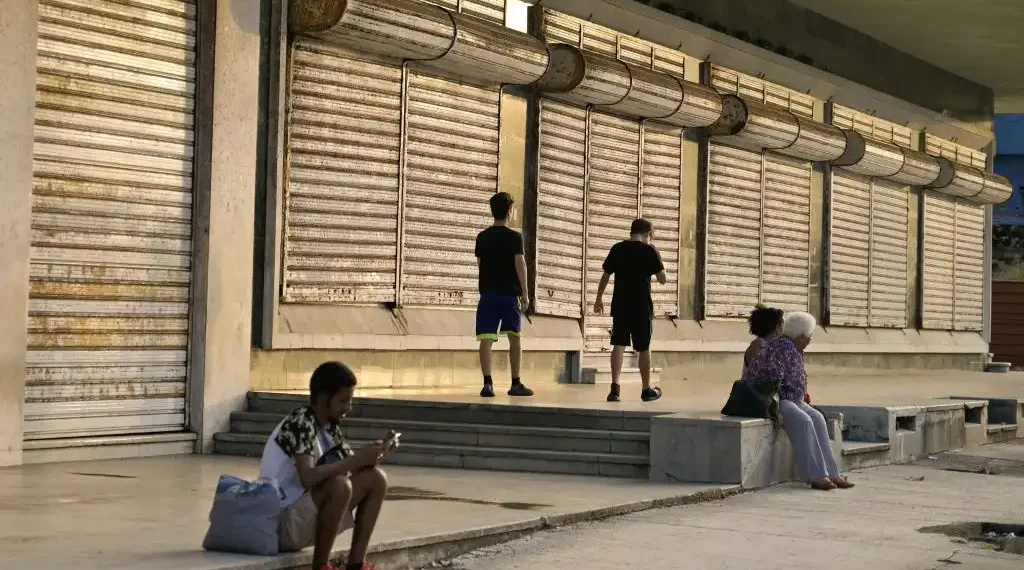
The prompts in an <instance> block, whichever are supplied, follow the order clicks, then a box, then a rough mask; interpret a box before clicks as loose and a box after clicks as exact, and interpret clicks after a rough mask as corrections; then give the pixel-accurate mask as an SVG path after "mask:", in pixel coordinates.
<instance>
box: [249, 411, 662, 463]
mask: <svg viewBox="0 0 1024 570" xmlns="http://www.w3.org/2000/svg"><path fill="white" fill-rule="evenodd" d="M283 417H284V416H283V414H276V413H263V412H235V413H233V414H231V431H232V433H236V434H254V435H260V436H262V437H266V436H268V435H270V432H272V431H273V430H274V427H276V426H277V424H278V423H279V422H280V421H281V419H282V418H283ZM344 427H345V435H346V437H348V438H350V439H352V440H365V441H372V440H375V439H381V438H383V437H384V436H385V434H387V432H388V431H389V430H391V429H394V430H396V431H399V432H401V433H402V443H403V444H411V443H422V444H428V445H455V446H482V447H504V448H512V449H530V450H541V451H576V452H586V453H621V454H629V455H642V456H647V455H649V454H650V434H649V433H647V432H637V431H611V430H586V429H566V428H542V427H525V426H510V425H496V424H454V423H448V422H446V423H437V422H424V421H414V420H387V419H378V418H346V419H345V421H344Z"/></svg>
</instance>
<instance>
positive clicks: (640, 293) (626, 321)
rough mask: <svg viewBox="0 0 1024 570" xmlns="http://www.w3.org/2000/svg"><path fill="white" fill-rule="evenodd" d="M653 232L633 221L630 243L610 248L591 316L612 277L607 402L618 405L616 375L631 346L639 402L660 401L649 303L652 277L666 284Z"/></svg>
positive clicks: (641, 221)
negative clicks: (654, 381) (653, 376)
mask: <svg viewBox="0 0 1024 570" xmlns="http://www.w3.org/2000/svg"><path fill="white" fill-rule="evenodd" d="M652 230H653V228H652V227H651V223H650V222H648V221H647V220H644V219H638V220H634V221H633V225H632V226H630V229H629V234H630V235H629V239H628V240H626V241H620V242H619V243H617V244H615V245H613V246H612V249H611V251H609V252H608V257H607V258H606V259H605V260H604V266H603V268H604V275H602V276H601V283H600V285H598V287H597V300H596V301H595V302H594V312H595V313H597V314H599V315H600V314H602V313H604V290H605V289H606V288H607V287H608V280H609V279H611V277H612V275H614V276H615V290H614V291H613V292H612V387H611V392H610V393H609V394H608V401H609V402H618V401H619V399H620V398H619V375H620V374H621V373H622V356H623V353H624V352H625V351H626V347H627V346H629V345H630V344H632V345H633V349H634V350H636V351H637V353H638V354H639V356H640V378H641V379H642V380H643V386H644V387H643V391H642V392H640V399H641V400H643V401H645V402H652V401H654V400H657V399H658V398H660V397H661V388H657V387H651V335H652V334H653V332H654V301H653V300H652V299H651V277H652V276H654V277H657V279H658V283H661V284H662V285H664V284H665V282H666V281H667V280H668V277H667V276H666V275H665V266H664V265H663V264H662V263H661V254H659V253H658V250H657V249H655V248H654V246H653V245H651V235H652V233H653V232H652Z"/></svg>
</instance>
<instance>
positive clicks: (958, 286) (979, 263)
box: [953, 200, 985, 331]
mask: <svg viewBox="0 0 1024 570" xmlns="http://www.w3.org/2000/svg"><path fill="white" fill-rule="evenodd" d="M955 275H956V283H955V288H954V297H953V305H954V307H955V308H956V314H955V318H954V322H953V324H954V328H955V329H956V330H967V331H980V330H982V327H983V318H984V301H983V295H984V286H985V284H984V280H985V208H984V206H978V205H975V204H971V203H968V202H966V201H963V200H958V201H957V204H956V273H955Z"/></svg>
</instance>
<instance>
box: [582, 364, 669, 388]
mask: <svg viewBox="0 0 1024 570" xmlns="http://www.w3.org/2000/svg"><path fill="white" fill-rule="evenodd" d="M660 380H661V369H660V368H652V369H651V383H652V384H655V385H657V384H658V382H659V381H660ZM611 383H612V367H611V365H606V366H599V367H593V368H583V371H582V374H581V379H580V384H605V385H608V384H611ZM642 383H643V378H642V377H641V376H640V369H639V368H636V367H630V368H626V367H623V369H622V373H621V374H620V375H619V384H642Z"/></svg>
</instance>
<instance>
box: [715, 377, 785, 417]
mask: <svg viewBox="0 0 1024 570" xmlns="http://www.w3.org/2000/svg"><path fill="white" fill-rule="evenodd" d="M780 384H781V382H762V383H761V384H759V385H758V386H756V387H755V386H751V385H750V384H747V383H746V382H744V381H743V380H737V381H735V382H733V384H732V391H731V392H730V393H729V399H728V400H726V402H725V406H724V407H723V408H722V415H725V416H739V417H742V418H763V419H766V420H772V422H773V423H776V424H777V423H778V421H779V385H780Z"/></svg>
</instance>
